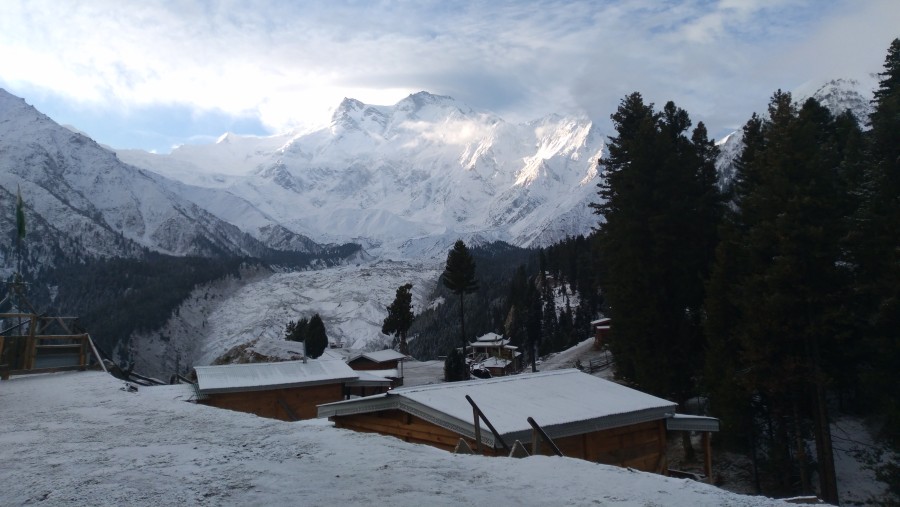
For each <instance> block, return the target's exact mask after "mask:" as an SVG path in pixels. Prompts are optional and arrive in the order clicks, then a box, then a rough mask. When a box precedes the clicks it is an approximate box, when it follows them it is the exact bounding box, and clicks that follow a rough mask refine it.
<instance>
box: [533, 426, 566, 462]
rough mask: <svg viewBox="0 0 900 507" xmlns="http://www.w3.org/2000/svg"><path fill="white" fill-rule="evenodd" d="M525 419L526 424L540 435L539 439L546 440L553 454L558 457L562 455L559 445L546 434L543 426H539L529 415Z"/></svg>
mask: <svg viewBox="0 0 900 507" xmlns="http://www.w3.org/2000/svg"><path fill="white" fill-rule="evenodd" d="M526 421H528V424H530V425H531V431H536V432H537V433H538V435H540V437H541V439H542V440H543V441H544V442H546V443H547V445H549V446H550V448H551V449H553V454H556V455H557V456H560V457H561V456H562V455H563V453H562V451H560V450H559V447H557V446H556V443H555V442H554V441H553V439H551V438H550V436H549V435H547V433H546V432H545V431H544V428H541V427H540V425H538V423H537V422H536V421H535V420H534V419H533V418H531V417H529V418H528V419H526Z"/></svg>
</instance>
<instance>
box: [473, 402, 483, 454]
mask: <svg viewBox="0 0 900 507" xmlns="http://www.w3.org/2000/svg"><path fill="white" fill-rule="evenodd" d="M472 415H473V417H475V424H474V426H475V452H477V453H478V454H481V417H479V416H478V407H476V406H475V405H474V404H473V405H472Z"/></svg>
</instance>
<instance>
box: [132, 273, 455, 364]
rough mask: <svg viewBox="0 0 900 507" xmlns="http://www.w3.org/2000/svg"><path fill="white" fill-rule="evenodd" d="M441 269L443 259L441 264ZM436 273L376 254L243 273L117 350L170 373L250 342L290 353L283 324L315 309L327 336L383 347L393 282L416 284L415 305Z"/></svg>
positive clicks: (205, 290) (204, 291)
mask: <svg viewBox="0 0 900 507" xmlns="http://www.w3.org/2000/svg"><path fill="white" fill-rule="evenodd" d="M441 269H442V267H441ZM439 274H440V269H439V267H438V266H437V265H433V264H421V263H415V264H413V263H409V262H392V261H378V262H374V263H363V264H361V265H352V264H351V265H346V266H339V267H335V268H330V269H320V270H311V271H297V272H286V273H272V272H269V271H265V270H258V271H255V272H245V273H242V276H241V280H235V279H228V280H223V281H220V282H217V283H215V284H212V285H211V286H205V287H199V288H197V289H196V290H195V291H194V293H193V295H192V296H191V297H190V298H189V299H188V300H187V301H185V302H184V303H183V304H182V305H181V307H180V308H179V309H178V311H177V312H175V315H173V316H172V318H171V319H170V320H169V322H168V324H166V326H165V327H164V328H162V329H160V330H158V331H156V332H153V333H150V334H145V335H138V336H135V337H133V338H132V340H131V342H130V350H118V351H117V352H116V355H117V356H119V357H121V358H123V359H133V360H134V361H135V369H136V371H140V372H142V373H144V374H149V375H155V376H158V377H161V378H168V376H169V375H171V374H172V373H173V372H175V367H176V361H177V363H178V364H177V365H178V367H179V369H180V372H181V373H188V372H189V371H190V368H191V367H192V366H200V365H207V364H210V363H212V361H213V360H215V359H216V358H217V357H219V356H221V355H222V354H223V353H224V352H225V351H227V350H229V349H231V348H232V347H235V346H238V345H243V344H247V343H252V346H251V348H250V350H251V351H254V352H257V353H260V354H262V355H265V356H270V357H271V356H274V357H280V358H282V359H287V358H289V356H285V355H284V354H287V353H289V352H290V351H289V350H287V349H284V347H282V345H284V344H285V343H286V342H285V340H284V327H285V325H286V324H287V323H288V321H290V320H293V321H298V320H300V319H301V318H303V317H306V318H309V317H312V316H313V315H314V314H316V313H318V314H320V315H321V316H322V319H323V320H324V322H325V329H326V331H327V332H328V337H329V340H330V341H332V342H334V343H341V344H343V345H344V346H346V347H353V348H356V349H367V348H378V349H380V348H382V347H383V346H384V345H390V337H388V336H385V335H383V334H381V324H382V322H383V321H384V318H385V316H386V315H387V312H386V310H385V308H386V307H387V306H388V305H390V304H391V302H392V301H393V299H394V295H395V292H396V290H397V287H399V286H401V285H403V284H406V283H412V284H413V291H412V292H413V311H419V310H420V309H421V308H422V307H423V305H424V304H425V303H426V300H427V297H428V295H429V294H430V293H431V291H432V289H433V288H434V283H435V280H436V279H437V277H438V275H439Z"/></svg>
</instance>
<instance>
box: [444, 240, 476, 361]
mask: <svg viewBox="0 0 900 507" xmlns="http://www.w3.org/2000/svg"><path fill="white" fill-rule="evenodd" d="M441 282H442V283H443V284H444V287H447V288H448V289H449V290H450V292H452V293H454V294H456V295H458V296H459V332H460V339H461V340H462V350H463V351H465V350H466V347H467V346H468V345H469V342H468V338H466V311H465V307H464V305H463V303H464V300H465V295H466V294H470V293H472V292H475V291H477V290H478V281H477V280H476V279H475V260H474V259H472V255H471V254H470V253H469V249H468V248H467V247H466V244H465V243H463V241H462V240H461V239H460V240H457V241H456V243H455V244H454V245H453V249H452V250H450V252H449V253H448V254H447V263H446V265H445V267H444V272H443V273H442V274H441Z"/></svg>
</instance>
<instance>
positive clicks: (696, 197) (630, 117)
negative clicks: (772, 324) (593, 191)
mask: <svg viewBox="0 0 900 507" xmlns="http://www.w3.org/2000/svg"><path fill="white" fill-rule="evenodd" d="M612 120H613V124H614V127H615V128H616V133H617V136H615V137H613V138H611V139H610V142H609V144H608V150H607V152H608V153H607V157H606V158H605V159H603V160H602V166H603V170H604V173H603V175H604V180H603V181H602V182H601V184H600V192H599V194H600V197H601V198H602V201H601V202H600V203H598V204H595V205H594V206H593V207H594V209H595V210H596V211H597V212H598V213H599V214H601V215H603V220H602V221H601V223H600V225H599V227H598V245H599V253H600V257H601V258H602V260H603V262H602V264H600V265H599V267H600V269H601V277H602V283H601V286H602V287H603V294H604V297H605V299H606V301H607V302H608V304H609V312H608V315H609V317H611V318H612V321H613V330H614V331H613V332H614V335H613V336H612V337H611V340H610V348H611V349H612V352H613V354H614V355H615V356H616V364H617V374H618V375H619V376H621V377H624V378H627V379H630V380H632V381H634V382H636V383H637V384H639V385H640V386H641V387H642V388H644V389H646V390H648V391H650V392H652V393H654V394H657V395H660V396H666V397H672V398H674V399H676V400H677V401H679V402H680V403H682V402H684V401H686V400H687V398H689V397H690V396H691V394H692V392H693V391H694V385H693V384H694V378H695V377H696V376H697V374H698V372H699V369H700V365H702V360H701V358H702V354H703V342H702V332H701V314H702V312H701V307H702V303H703V297H704V283H705V280H706V278H707V277H708V274H709V266H710V263H711V259H712V255H713V254H712V252H713V248H714V247H715V244H716V240H717V238H716V228H717V224H718V220H719V218H720V215H721V213H722V202H721V197H720V196H719V193H718V189H717V186H716V183H717V182H716V178H715V168H714V165H713V163H714V160H715V156H716V153H717V152H716V148H715V146H714V145H713V143H712V142H711V141H710V140H708V139H707V138H706V129H705V127H703V125H702V124H701V125H698V127H697V128H696V129H695V130H694V132H693V134H692V136H691V138H688V137H687V134H688V129H689V128H690V126H691V121H690V118H689V116H688V114H687V112H685V111H684V110H682V109H680V108H678V107H676V106H675V104H674V103H672V102H669V103H667V104H666V105H665V107H664V108H663V110H662V111H661V112H655V111H654V109H653V105H652V104H650V105H646V104H644V102H643V99H642V97H641V95H640V94H639V93H633V94H631V95H629V96H627V97H626V98H625V99H623V100H622V102H621V104H620V106H619V109H618V110H617V111H616V113H615V114H613V115H612Z"/></svg>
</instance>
